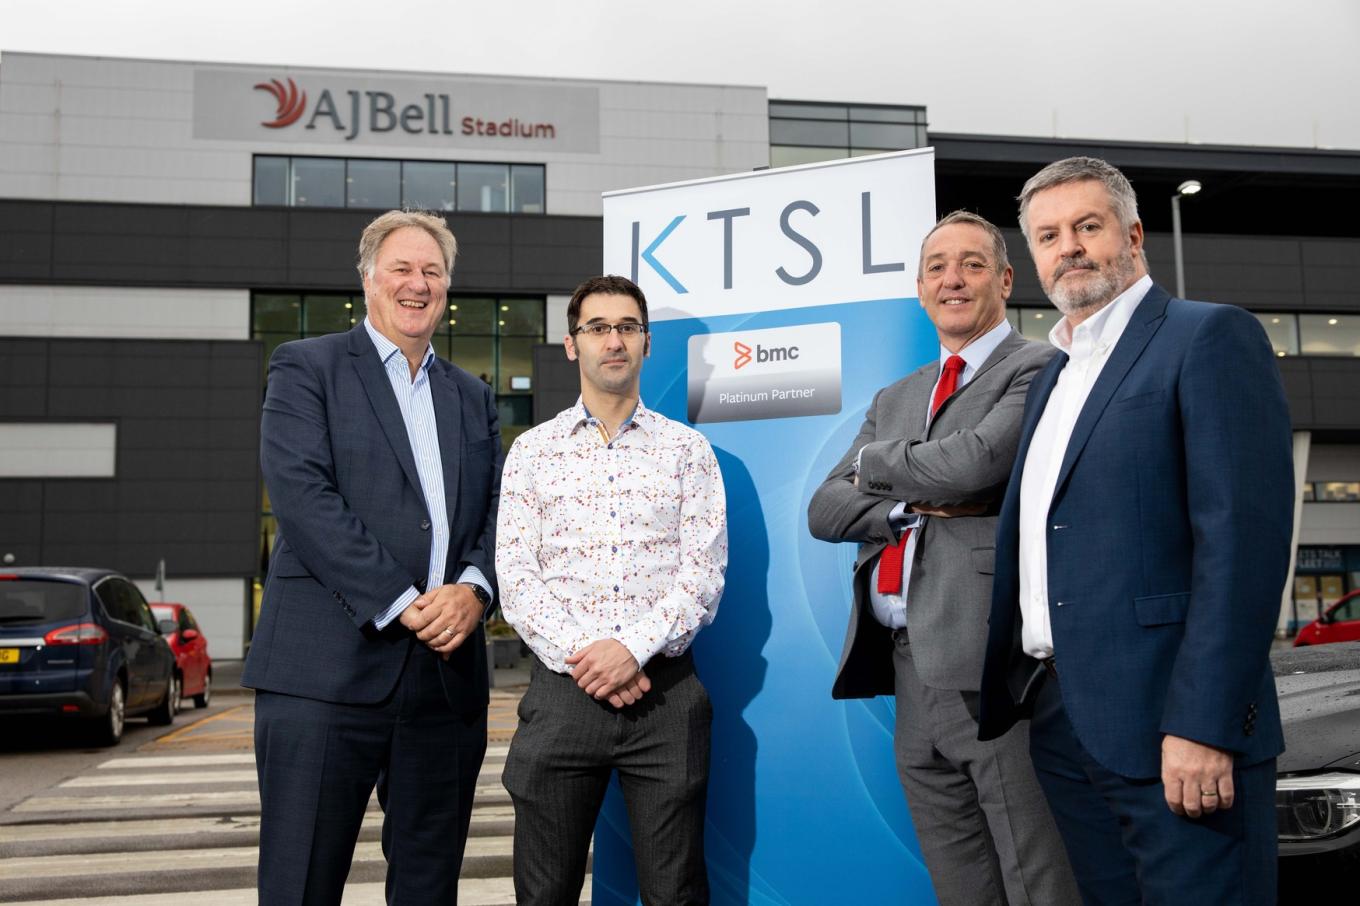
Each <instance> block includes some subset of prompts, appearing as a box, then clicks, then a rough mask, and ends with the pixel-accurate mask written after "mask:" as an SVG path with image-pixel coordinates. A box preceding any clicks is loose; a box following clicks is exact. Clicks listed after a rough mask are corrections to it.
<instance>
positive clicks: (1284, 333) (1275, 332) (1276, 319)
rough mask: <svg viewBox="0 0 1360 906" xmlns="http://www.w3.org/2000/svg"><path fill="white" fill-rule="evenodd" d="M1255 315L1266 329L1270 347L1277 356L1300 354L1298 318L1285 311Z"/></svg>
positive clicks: (1260, 312) (1262, 312)
mask: <svg viewBox="0 0 1360 906" xmlns="http://www.w3.org/2000/svg"><path fill="white" fill-rule="evenodd" d="M1253 314H1254V315H1256V320H1258V321H1260V322H1261V326H1262V327H1264V328H1265V329H1266V336H1267V337H1268V338H1269V339H1270V346H1271V348H1272V349H1274V350H1275V354H1276V355H1277V356H1287V355H1298V354H1299V322H1298V318H1296V317H1295V316H1294V315H1292V314H1290V313H1289V312H1283V311H1259V312H1253Z"/></svg>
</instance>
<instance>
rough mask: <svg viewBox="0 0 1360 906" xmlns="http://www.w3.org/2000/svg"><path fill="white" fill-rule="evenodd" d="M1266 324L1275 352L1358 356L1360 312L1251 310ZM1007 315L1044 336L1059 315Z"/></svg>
mask: <svg viewBox="0 0 1360 906" xmlns="http://www.w3.org/2000/svg"><path fill="white" fill-rule="evenodd" d="M1252 315H1254V316H1255V318H1256V320H1258V321H1260V322H1261V326H1262V327H1263V328H1265V331H1266V337H1267V338H1268V339H1269V340H1270V345H1271V348H1272V349H1274V350H1275V355H1276V356H1278V357H1280V358H1284V357H1285V356H1293V355H1307V356H1360V316H1357V315H1353V314H1351V315H1341V314H1335V315H1314V314H1299V313H1297V312H1288V311H1254V312H1252ZM1006 316H1007V318H1008V319H1009V320H1010V322H1011V324H1013V325H1015V327H1016V329H1017V330H1019V331H1020V333H1022V334H1023V335H1024V336H1026V337H1029V338H1031V339H1035V340H1047V339H1048V332H1049V331H1050V330H1052V329H1053V325H1054V324H1056V323H1057V319H1058V318H1059V317H1060V315H1059V313H1058V312H1057V310H1056V309H1053V308H1029V307H1026V308H1020V307H1011V308H1008V309H1007V315H1006Z"/></svg>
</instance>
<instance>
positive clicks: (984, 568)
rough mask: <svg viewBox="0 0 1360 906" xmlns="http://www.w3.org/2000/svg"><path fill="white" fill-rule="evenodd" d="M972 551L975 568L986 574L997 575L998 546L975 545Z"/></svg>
mask: <svg viewBox="0 0 1360 906" xmlns="http://www.w3.org/2000/svg"><path fill="white" fill-rule="evenodd" d="M970 553H971V554H972V557H973V569H975V570H977V571H978V572H980V573H982V574H983V575H985V576H994V575H996V548H994V547H975V548H973V549H972V551H971V552H970Z"/></svg>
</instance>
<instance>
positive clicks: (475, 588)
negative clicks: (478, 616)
mask: <svg viewBox="0 0 1360 906" xmlns="http://www.w3.org/2000/svg"><path fill="white" fill-rule="evenodd" d="M458 584H459V585H466V586H467V587H468V588H470V589H472V593H473V594H474V595H476V596H477V600H478V601H481V602H482V610H486V609H487V608H488V607H490V606H491V593H490V592H488V591H487V590H486V589H485V588H482V586H480V585H478V584H477V583H476V582H459V583H458Z"/></svg>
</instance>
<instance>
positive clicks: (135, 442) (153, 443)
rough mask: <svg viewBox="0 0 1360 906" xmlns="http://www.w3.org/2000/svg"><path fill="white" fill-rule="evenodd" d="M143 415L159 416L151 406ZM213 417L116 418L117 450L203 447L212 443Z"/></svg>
mask: <svg viewBox="0 0 1360 906" xmlns="http://www.w3.org/2000/svg"><path fill="white" fill-rule="evenodd" d="M142 414H143V415H151V416H159V415H160V413H159V412H157V411H156V410H155V409H150V410H147V411H146V412H144V413H142ZM214 423H215V419H213V418H160V417H152V418H138V417H126V418H123V419H122V420H121V421H120V422H119V435H120V436H119V438H118V448H119V450H128V451H132V450H136V451H139V452H140V451H143V450H180V451H196V450H207V449H209V448H210V447H211V446H212V426H213V424H214Z"/></svg>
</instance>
